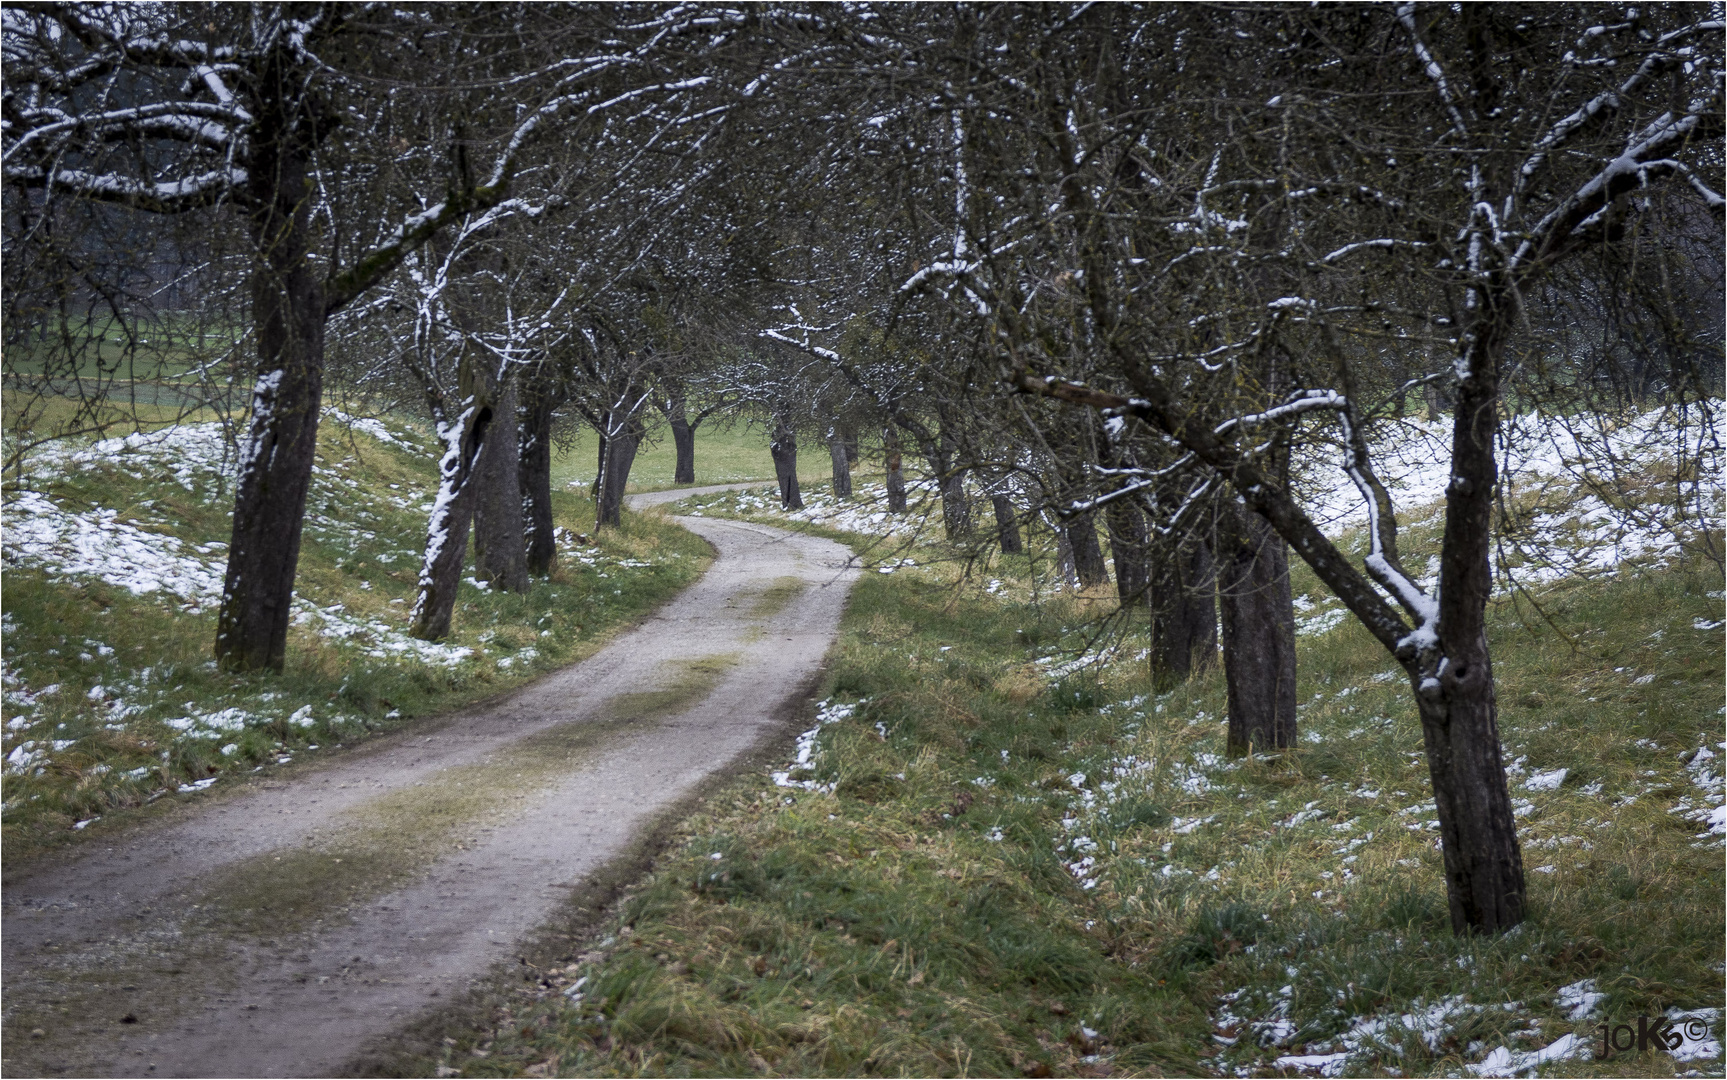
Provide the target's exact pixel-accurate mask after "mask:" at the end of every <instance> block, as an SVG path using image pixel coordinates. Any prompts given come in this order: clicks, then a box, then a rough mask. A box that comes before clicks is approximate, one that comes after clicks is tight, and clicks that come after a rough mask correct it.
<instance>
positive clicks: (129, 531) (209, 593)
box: [0, 491, 223, 606]
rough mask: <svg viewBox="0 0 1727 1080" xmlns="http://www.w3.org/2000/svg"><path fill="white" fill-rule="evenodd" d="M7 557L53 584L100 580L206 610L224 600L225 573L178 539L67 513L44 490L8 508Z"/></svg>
mask: <svg viewBox="0 0 1727 1080" xmlns="http://www.w3.org/2000/svg"><path fill="white" fill-rule="evenodd" d="M4 516H5V535H4V538H3V539H0V553H3V557H4V559H5V561H6V563H7V564H8V565H11V566H35V567H40V568H42V570H43V571H45V572H46V574H47V575H48V577H49V579H50V580H54V581H67V580H73V579H77V578H96V579H98V580H101V581H105V582H107V583H108V584H110V585H117V586H120V587H121V588H124V589H127V590H129V591H130V592H132V593H133V594H134V595H138V596H141V595H144V594H145V593H153V592H163V593H167V594H169V595H172V596H176V597H179V598H180V599H181V600H183V601H186V602H187V603H190V604H194V605H198V606H204V605H209V604H213V603H216V602H218V601H219V600H220V599H221V597H222V576H223V570H222V569H219V568H218V566H217V565H216V564H215V563H214V560H211V559H208V558H205V557H201V556H200V555H198V554H196V553H195V549H194V548H193V547H192V545H189V544H186V543H184V542H182V541H181V540H180V539H179V538H178V537H175V536H168V535H165V534H163V533H157V532H148V531H146V530H144V529H140V528H138V527H137V526H135V525H132V524H129V523H127V522H124V521H120V520H118V518H119V511H117V510H113V509H109V508H107V507H94V508H92V509H89V510H84V511H70V510H66V509H63V508H62V507H60V506H59V505H58V504H56V503H55V502H54V501H53V500H52V499H50V498H48V496H46V495H44V494H42V493H41V492H37V491H23V492H19V493H18V494H17V495H15V496H13V497H12V498H11V499H9V500H8V501H7V502H6V506H5V515H4Z"/></svg>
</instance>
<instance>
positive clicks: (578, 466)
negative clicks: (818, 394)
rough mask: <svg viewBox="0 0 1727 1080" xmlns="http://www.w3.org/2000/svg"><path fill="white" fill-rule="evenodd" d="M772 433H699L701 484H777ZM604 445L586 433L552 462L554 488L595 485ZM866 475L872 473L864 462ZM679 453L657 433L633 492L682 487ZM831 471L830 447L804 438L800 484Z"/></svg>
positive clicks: (706, 428)
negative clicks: (770, 449)
mask: <svg viewBox="0 0 1727 1080" xmlns="http://www.w3.org/2000/svg"><path fill="white" fill-rule="evenodd" d="M768 438H769V436H768V432H767V431H766V430H765V429H763V428H762V426H761V425H760V424H750V423H746V422H745V421H744V420H742V419H733V420H729V421H726V420H720V421H714V420H709V421H707V422H705V423H703V424H702V425H701V426H700V427H698V428H696V485H697V486H700V485H704V484H733V483H741V482H743V481H746V480H762V481H766V482H768V483H772V482H773V479H774V462H773V458H772V457H771V456H769V454H768ZM598 453H599V444H598V443H597V442H596V441H595V433H594V432H593V431H592V430H591V429H589V428H586V427H584V428H582V429H581V430H580V431H579V432H578V433H577V434H576V436H575V438H574V439H573V440H572V441H571V442H570V443H569V444H567V445H565V446H561V447H560V448H559V450H558V451H557V454H556V456H555V457H554V458H553V461H552V483H553V485H554V486H558V487H575V488H582V489H584V490H585V489H586V486H587V485H589V484H592V483H593V481H594V471H595V469H596V468H597V461H596V459H597V456H598ZM858 467H859V469H860V475H861V470H867V469H868V468H870V466H869V464H868V463H867V461H860V462H859V463H858ZM676 470H677V451H676V448H675V447H673V445H672V435H671V430H670V429H669V428H667V427H665V426H664V425H663V424H662V425H660V426H658V428H657V429H654V430H653V431H652V433H651V434H650V436H649V438H648V440H647V441H646V442H644V443H643V444H642V448H641V450H640V451H639V452H638V453H637V454H636V460H635V463H634V464H633V465H632V466H631V468H630V484H629V489H628V490H630V491H661V490H664V489H666V488H670V487H677V486H678V485H677V484H675V483H673V480H672V477H673V476H674V475H675V473H676ZM831 474H832V466H831V465H830V463H829V460H828V451H827V447H826V446H825V445H823V444H821V443H819V442H815V441H813V440H809V439H804V440H802V445H800V447H799V452H798V482H799V483H800V484H816V483H820V482H822V481H825V480H827V479H829V478H830V476H831Z"/></svg>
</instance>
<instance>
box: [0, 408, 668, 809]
mask: <svg viewBox="0 0 1727 1080" xmlns="http://www.w3.org/2000/svg"><path fill="white" fill-rule="evenodd" d="M338 425H340V426H338ZM325 431H326V433H335V434H337V435H338V437H339V438H341V439H342V440H343V441H344V442H348V441H349V440H352V442H353V445H354V446H355V448H356V449H357V450H359V451H360V452H362V453H363V452H369V451H374V450H375V449H376V448H377V447H378V446H380V445H382V446H388V447H391V448H394V449H397V450H402V451H406V452H408V453H410V454H413V455H415V456H420V457H424V456H426V455H428V454H429V453H430V449H429V443H428V441H427V440H426V439H424V437H422V436H420V435H418V434H416V433H415V432H413V431H411V430H408V429H405V428H403V427H401V426H400V425H397V426H394V427H392V426H391V425H389V424H387V423H385V422H384V421H382V420H378V419H371V418H359V419H356V418H354V417H351V416H349V415H347V414H345V413H342V412H340V411H338V410H331V411H329V412H327V413H326V421H325ZM234 461H235V455H234V453H233V450H232V447H231V446H230V444H229V442H228V438H227V433H226V432H225V431H224V429H223V428H222V427H221V426H220V425H218V424H214V423H206V424H191V425H185V426H181V427H175V428H168V429H165V430H163V431H160V432H153V433H147V434H132V435H128V436H125V437H123V438H113V439H105V440H101V441H98V442H95V443H88V444H83V445H75V444H70V443H56V444H49V445H47V446H45V447H43V448H41V449H40V450H39V451H37V452H36V453H35V454H34V455H32V457H31V458H30V459H29V460H28V463H27V466H26V469H27V477H28V479H27V482H28V483H29V484H30V485H32V488H31V489H28V490H22V491H16V492H14V493H11V494H9V495H8V496H7V499H6V502H5V504H4V507H3V515H4V531H3V533H0V560H3V564H4V566H5V568H6V570H7V571H9V572H10V571H13V570H17V569H26V568H27V569H30V570H33V571H36V572H39V573H41V574H42V575H43V576H44V577H45V578H46V579H47V580H49V581H52V582H56V583H61V584H64V585H66V586H68V587H72V588H80V587H83V586H86V585H88V584H90V583H93V582H102V583H105V584H107V585H110V586H114V587H117V588H122V589H125V590H126V591H127V592H129V593H130V594H132V595H133V596H135V597H140V598H144V599H146V600H148V601H150V602H154V603H159V604H161V605H163V606H164V607H165V608H166V609H168V610H170V611H172V612H174V613H176V614H177V615H183V616H206V617H207V616H209V615H212V614H213V613H214V612H215V610H216V609H217V607H218V605H219V604H220V601H221V595H222V585H223V577H224V574H225V572H226V565H227V544H226V543H223V542H221V541H218V540H214V539H207V540H206V541H205V542H202V543H200V542H196V541H194V540H191V539H188V538H187V536H186V535H185V534H184V532H185V530H184V525H183V523H182V522H181V521H179V520H177V519H176V517H175V515H174V514H172V513H170V512H168V511H167V510H166V508H164V507H162V506H159V505H158V501H159V498H160V495H159V496H158V498H145V499H142V500H137V501H127V499H128V496H130V498H131V499H133V500H136V493H137V492H140V491H146V490H148V488H149V485H160V484H162V483H170V484H172V485H175V486H177V487H178V488H180V489H183V490H184V491H186V492H188V493H190V494H191V495H192V496H194V497H195V502H198V503H201V504H203V505H206V506H218V507H222V508H224V509H225V504H226V503H227V502H228V501H229V500H231V499H232V492H233V486H232V485H233V478H234ZM352 466H353V462H352V460H351V459H348V458H335V459H333V460H321V462H320V464H318V465H316V466H315V467H314V470H313V480H312V488H311V491H310V493H309V495H308V499H307V517H306V533H307V539H308V541H311V540H317V541H320V542H325V543H329V544H331V545H333V546H335V547H336V548H338V549H339V550H344V551H347V552H351V553H353V555H354V557H356V558H360V557H363V558H365V559H367V560H369V561H370V562H373V563H376V564H379V565H380V566H386V567H399V568H404V569H409V570H413V569H417V567H418V565H419V560H420V552H419V550H418V549H417V548H416V547H414V546H412V543H411V540H409V539H408V538H407V537H406V536H405V535H404V534H403V533H402V532H401V530H400V528H397V529H395V530H387V529H383V520H384V519H383V517H382V515H383V514H385V513H389V512H392V511H393V512H396V514H397V518H398V525H399V521H400V517H401V516H402V515H403V514H406V515H408V516H409V517H420V516H422V515H423V513H424V512H425V511H426V510H428V509H429V504H428V502H427V499H428V496H427V495H426V493H424V492H419V491H413V490H409V488H408V487H405V486H403V485H397V484H390V485H389V486H388V487H387V488H385V487H382V486H381V485H377V484H369V483H367V482H366V481H367V479H368V478H367V477H366V475H365V472H364V470H362V469H356V468H353V467H352ZM108 477H113V478H114V480H115V481H118V482H115V483H108V482H107V478H108ZM67 481H76V483H72V484H70V485H68V484H67V483H66V482H67ZM106 490H113V491H114V492H115V493H116V494H115V496H114V500H115V502H116V503H118V504H119V505H101V504H100V503H93V502H91V501H90V500H89V494H90V492H92V491H97V492H100V491H106ZM160 490H161V489H160V487H157V488H155V491H156V492H158V493H159V492H160ZM68 491H75V492H77V493H78V494H76V495H69V494H67V492H68ZM176 533H180V535H176ZM558 539H559V556H560V558H561V559H563V560H565V561H566V564H579V565H582V566H586V567H589V568H591V569H592V570H593V571H594V572H595V573H596V575H597V576H598V578H599V579H601V580H605V579H607V578H608V577H609V576H611V575H613V574H617V573H619V572H626V573H627V572H629V571H631V570H633V569H638V568H641V567H644V566H646V565H647V564H645V563H641V562H638V561H636V560H631V559H617V558H615V557H612V556H609V555H607V554H606V553H605V552H603V551H602V550H601V549H599V548H597V547H593V546H582V545H578V543H577V542H576V538H575V537H574V536H572V535H570V534H568V533H566V532H564V531H563V530H560V534H559V537H558ZM371 587H372V586H371V584H370V583H369V582H362V583H361V588H363V589H370V588H371ZM479 587H480V588H481V589H482V590H483V589H484V586H479ZM392 604H393V605H394V606H388V607H385V608H384V609H383V612H384V614H383V616H382V617H381V616H380V614H379V613H376V612H372V613H365V612H356V611H351V610H348V609H347V607H346V606H345V605H344V604H341V603H336V604H327V603H324V604H321V603H319V602H317V601H316V600H315V598H314V597H312V596H308V595H307V594H306V593H305V592H304V591H297V592H296V595H295V598H294V601H293V605H294V610H293V615H292V620H293V623H294V625H296V626H298V627H301V628H304V629H305V630H306V631H308V632H311V633H316V634H318V635H319V636H321V637H323V638H325V639H327V640H329V641H331V642H332V643H335V644H338V645H339V646H340V647H341V648H342V649H344V650H350V651H351V652H352V654H353V656H354V657H355V658H358V657H365V658H367V659H370V660H374V661H376V660H386V661H394V662H404V663H409V664H421V665H425V666H428V667H433V668H446V669H448V668H455V667H458V666H462V665H469V666H471V665H475V664H480V663H485V664H492V665H495V666H496V667H498V668H500V669H507V668H510V667H513V666H516V665H518V664H522V663H525V662H528V661H531V660H533V659H534V658H535V657H536V656H537V655H538V652H537V650H535V649H534V648H532V647H528V648H520V649H516V650H513V651H509V652H508V653H507V654H505V655H500V656H498V657H496V658H493V657H490V656H481V655H479V654H478V653H476V650H475V649H474V648H470V647H468V646H463V645H451V644H447V643H440V642H427V641H421V640H419V639H418V638H414V637H411V636H409V634H408V633H407V614H408V609H409V607H410V606H411V597H409V598H408V599H406V600H397V601H392ZM17 629H18V627H17V625H16V623H15V622H14V621H13V617H12V616H11V615H10V614H8V615H7V616H6V617H5V621H4V622H0V632H3V633H4V635H5V637H6V639H7V641H6V655H5V658H4V661H0V682H3V685H4V699H3V700H4V705H5V709H4V712H5V715H6V721H5V725H4V730H3V732H0V737H3V738H4V745H3V747H0V753H3V754H4V758H3V763H0V773H3V774H4V775H5V776H8V777H12V776H22V775H41V774H42V772H43V771H44V770H46V769H47V768H48V767H49V766H50V765H51V764H52V762H53V760H54V758H55V756H56V755H57V754H60V753H63V752H65V751H67V750H68V749H69V748H70V747H71V746H72V745H73V743H74V742H75V740H73V739H68V738H61V737H56V736H57V735H63V734H66V732H65V731H64V729H65V728H66V725H65V724H60V725H58V730H56V729H50V727H49V726H48V725H47V723H46V720H45V717H44V715H43V712H42V710H43V707H44V706H51V705H60V704H63V699H64V696H65V694H66V693H69V692H71V691H63V690H62V688H61V687H60V686H58V685H47V686H38V687H31V686H29V685H27V684H26V682H25V680H24V679H23V678H22V677H21V676H20V674H19V671H20V669H21V668H24V667H26V666H27V663H26V661H27V657H24V656H22V655H21V654H20V653H19V651H18V647H17V643H18V638H17V637H16V635H15V631H16V630H17ZM78 655H81V656H87V657H89V658H91V659H92V660H93V661H94V662H97V663H100V664H102V665H103V669H102V672H101V674H100V676H99V679H100V681H99V682H98V683H97V684H96V685H94V686H91V687H89V688H88V689H87V691H83V692H84V693H85V696H86V697H87V698H88V701H89V707H90V708H93V709H95V710H97V712H98V713H99V715H100V717H101V719H102V721H103V723H104V724H105V725H106V727H107V728H108V730H109V731H120V730H122V729H123V728H125V727H126V726H127V724H128V723H129V722H133V721H138V720H146V719H147V720H151V721H160V722H161V723H163V724H166V725H167V731H166V732H165V733H164V735H165V738H164V739H160V740H155V741H158V742H159V743H167V744H170V745H171V744H181V743H207V744H211V745H213V746H215V747H217V748H218V749H220V752H221V754H222V755H223V756H224V757H226V756H227V755H230V754H232V753H233V752H234V751H235V749H236V748H237V747H238V743H237V742H236V741H235V740H236V739H238V738H240V737H241V736H242V735H243V734H244V733H246V732H248V731H252V732H260V731H261V730H262V729H265V728H268V727H272V726H278V727H279V726H280V725H281V724H284V723H286V724H288V725H290V726H292V727H296V728H300V729H306V730H310V729H312V728H314V727H318V726H320V725H321V726H322V727H323V728H324V729H326V730H327V731H328V732H329V733H330V734H331V735H333V736H336V737H339V736H340V733H341V732H342V731H343V730H344V729H345V728H347V727H349V726H351V725H359V724H361V721H360V720H359V719H358V718H356V717H352V716H349V715H347V714H345V713H343V712H341V711H340V710H339V709H336V708H335V707H334V706H333V705H327V706H320V707H317V708H313V707H310V706H308V707H301V708H295V704H296V703H295V702H292V701H290V700H287V699H286V698H285V697H284V695H280V694H269V693H266V694H264V695H262V696H256V695H254V696H249V697H246V698H245V699H244V700H239V699H236V700H232V701H223V702H217V703H212V704H208V705H205V706H203V707H198V706H197V705H196V704H195V703H193V702H186V701H183V700H182V699H183V698H184V697H185V696H186V694H185V692H184V691H182V690H181V689H180V680H179V678H178V677H177V675H176V673H175V672H174V671H173V670H172V669H171V668H170V667H168V666H166V665H163V666H145V667H142V668H133V667H129V666H127V665H126V664H125V663H123V662H122V659H121V658H119V657H116V656H115V650H114V648H113V647H112V646H111V645H110V644H108V643H105V642H102V641H97V640H95V639H90V640H87V641H85V642H84V643H83V644H82V646H81V647H80V651H79V653H78ZM207 666H213V665H207ZM166 753H167V752H166V751H165V752H164V755H165V756H164V759H166ZM286 756H287V755H286V752H285V751H283V752H281V754H280V755H279V757H278V760H282V761H285V760H286ZM98 768H100V766H98ZM134 772H136V773H137V774H138V775H137V776H135V777H133V779H135V780H137V781H138V782H139V783H141V784H145V785H149V784H152V783H157V782H158V781H157V780H155V779H153V778H152V776H151V775H150V774H151V773H153V770H149V769H140V770H134ZM127 775H128V776H131V775H132V774H130V773H128V774H127ZM213 782H214V779H211V780H207V781H199V782H198V783H199V785H200V786H207V785H208V784H209V783H213ZM9 805H10V804H9Z"/></svg>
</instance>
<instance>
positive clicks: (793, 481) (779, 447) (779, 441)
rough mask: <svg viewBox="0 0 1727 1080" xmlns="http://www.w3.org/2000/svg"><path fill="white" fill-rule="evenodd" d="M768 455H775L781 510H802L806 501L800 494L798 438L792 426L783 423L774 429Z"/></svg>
mask: <svg viewBox="0 0 1727 1080" xmlns="http://www.w3.org/2000/svg"><path fill="white" fill-rule="evenodd" d="M768 453H770V454H772V455H773V459H774V478H775V479H776V480H778V481H779V483H780V509H782V510H802V509H803V508H804V500H803V496H802V495H801V494H800V493H799V492H798V436H797V432H795V431H793V430H792V428H791V425H789V424H786V423H784V422H783V421H782V422H781V423H780V424H778V425H777V426H776V427H775V428H774V439H773V442H771V443H769V444H768Z"/></svg>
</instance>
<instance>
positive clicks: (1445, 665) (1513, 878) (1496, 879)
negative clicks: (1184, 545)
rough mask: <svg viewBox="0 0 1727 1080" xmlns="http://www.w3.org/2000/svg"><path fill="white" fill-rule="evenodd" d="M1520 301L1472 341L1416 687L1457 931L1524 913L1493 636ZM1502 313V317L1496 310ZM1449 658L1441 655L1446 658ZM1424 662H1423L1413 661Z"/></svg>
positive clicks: (1497, 303)
mask: <svg viewBox="0 0 1727 1080" xmlns="http://www.w3.org/2000/svg"><path fill="white" fill-rule="evenodd" d="M1512 304H1513V300H1512V299H1511V298H1510V297H1509V296H1508V295H1500V296H1496V297H1490V298H1489V302H1488V303H1486V304H1484V305H1483V308H1484V309H1485V310H1486V312H1487V313H1488V315H1487V317H1485V318H1483V319H1482V321H1481V322H1480V323H1478V324H1477V326H1476V327H1475V328H1474V333H1473V334H1472V335H1471V336H1470V337H1469V338H1468V339H1466V340H1468V342H1469V344H1468V348H1467V351H1466V353H1465V356H1464V364H1463V367H1464V368H1465V369H1466V370H1468V371H1469V372H1470V373H1471V377H1469V378H1467V379H1463V380H1460V382H1459V384H1458V387H1457V397H1456V404H1455V408H1454V410H1453V416H1454V420H1453V428H1452V436H1451V482H1450V483H1449V484H1448V485H1446V489H1445V536H1444V540H1443V541H1442V546H1441V549H1440V556H1439V581H1440V587H1439V596H1438V598H1437V599H1438V604H1439V612H1438V614H1439V619H1438V625H1437V626H1436V627H1435V630H1436V632H1437V637H1438V641H1437V643H1436V644H1437V648H1436V649H1435V650H1434V651H1433V652H1432V653H1431V654H1430V655H1429V656H1428V657H1427V658H1425V659H1426V660H1427V663H1428V664H1431V665H1433V666H1432V668H1431V669H1424V668H1419V667H1418V668H1417V669H1416V670H1415V671H1414V672H1413V673H1412V674H1413V675H1414V677H1415V696H1416V701H1417V703H1418V705H1419V708H1420V713H1421V732H1422V738H1423V741H1424V742H1425V744H1426V747H1427V768H1428V775H1429V776H1430V777H1431V778H1432V781H1433V797H1434V802H1435V804H1436V806H1437V809H1438V816H1439V837H1440V843H1441V847H1442V848H1443V851H1444V857H1445V881H1446V896H1447V900H1448V902H1449V904H1450V908H1451V926H1452V929H1453V930H1454V931H1456V932H1457V933H1460V934H1461V933H1464V932H1466V931H1477V932H1485V933H1494V932H1497V931H1502V930H1508V929H1510V928H1511V927H1513V926H1516V925H1517V924H1518V923H1519V922H1522V921H1523V913H1524V902H1525V894H1524V884H1523V852H1522V850H1521V848H1520V847H1519V845H1518V843H1517V819H1516V818H1515V817H1513V816H1512V807H1511V794H1510V792H1509V790H1508V789H1507V787H1506V782H1505V764H1504V761H1503V757H1502V754H1501V750H1500V745H1499V709H1498V702H1497V700H1496V697H1495V695H1494V688H1493V662H1492V658H1491V656H1490V654H1489V652H1488V646H1487V601H1488V599H1489V598H1490V597H1491V595H1492V592H1493V577H1492V570H1491V567H1490V565H1489V562H1488V555H1489V551H1490V544H1491V542H1492V535H1493V533H1492V518H1493V488H1494V484H1495V483H1496V482H1497V480H1498V478H1499V466H1498V461H1497V458H1496V456H1495V453H1494V446H1493V444H1494V439H1495V438H1496V436H1497V434H1498V427H1499V384H1498V378H1499V351H1500V350H1501V349H1502V348H1503V338H1502V335H1503V334H1504V333H1505V327H1506V325H1508V324H1509V322H1510V318H1509V316H1508V312H1512V311H1514V309H1513V308H1511V305H1512ZM1494 316H1498V318H1494ZM1438 658H1442V659H1438ZM1409 666H1415V665H1409Z"/></svg>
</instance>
